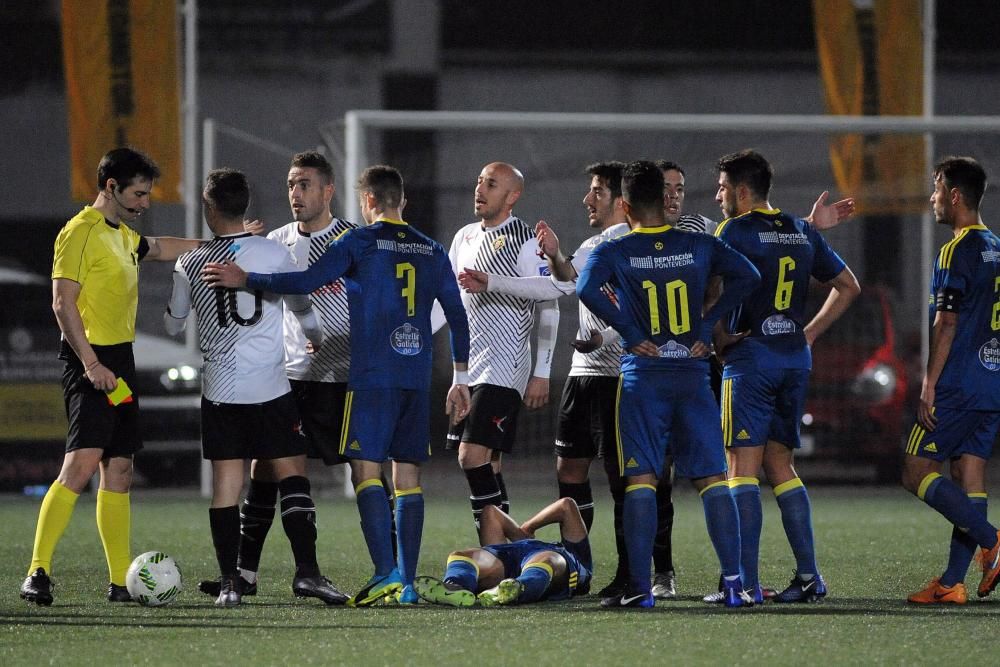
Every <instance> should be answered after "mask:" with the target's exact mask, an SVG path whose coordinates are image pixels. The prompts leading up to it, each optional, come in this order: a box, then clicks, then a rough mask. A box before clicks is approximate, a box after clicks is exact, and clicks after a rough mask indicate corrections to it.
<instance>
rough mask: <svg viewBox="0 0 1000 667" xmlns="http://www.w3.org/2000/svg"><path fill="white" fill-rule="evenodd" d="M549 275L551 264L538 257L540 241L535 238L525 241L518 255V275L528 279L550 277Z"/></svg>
mask: <svg viewBox="0 0 1000 667" xmlns="http://www.w3.org/2000/svg"><path fill="white" fill-rule="evenodd" d="M549 273H550V271H549V263H548V262H547V261H546V260H545V258H544V257H539V256H538V241H536V240H535V239H534V238H531V239H528V240H527V241H525V242H524V245H522V246H521V251H520V252H519V253H518V255H517V275H519V276H521V277H523V278H528V277H532V276H548V275H549Z"/></svg>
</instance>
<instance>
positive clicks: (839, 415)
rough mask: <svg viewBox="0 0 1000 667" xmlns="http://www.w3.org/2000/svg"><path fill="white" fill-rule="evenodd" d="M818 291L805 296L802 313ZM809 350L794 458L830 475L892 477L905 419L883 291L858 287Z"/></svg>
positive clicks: (903, 371)
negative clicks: (808, 371)
mask: <svg viewBox="0 0 1000 667" xmlns="http://www.w3.org/2000/svg"><path fill="white" fill-rule="evenodd" d="M826 294H827V291H825V290H822V291H820V290H817V292H816V293H815V294H813V295H811V299H810V302H811V308H810V315H811V314H812V313H815V312H816V311H817V310H818V309H819V307H820V306H821V305H822V303H823V300H825V298H826ZM812 354H813V370H812V377H811V380H810V385H809V395H808V398H807V399H806V408H805V413H804V414H803V416H802V450H801V451H800V452H799V453H798V454H797V456H801V457H802V458H803V459H804V460H809V459H812V460H817V461H823V462H825V463H829V465H827V466H825V467H824V468H823V470H822V472H823V474H824V475H826V474H828V475H829V476H831V477H836V478H844V479H845V480H856V479H858V478H859V477H862V476H864V477H868V478H869V479H874V480H877V481H882V482H889V481H895V480H897V479H898V475H899V469H900V463H901V461H902V439H903V428H904V426H905V425H904V420H906V419H907V418H908V417H909V416H910V415H909V412H910V410H909V408H908V405H907V390H908V384H909V379H908V376H907V368H906V364H905V363H904V361H903V360H902V359H901V358H900V354H899V349H898V346H897V336H896V327H895V324H894V322H893V314H892V305H891V302H890V299H889V296H888V293H887V291H886V290H885V289H884V288H882V287H879V286H866V287H865V288H864V289H863V291H862V292H861V295H860V296H859V297H858V298H857V300H856V301H855V302H854V303H853V304H852V305H851V307H850V308H849V309H848V310H847V312H846V313H844V315H843V316H842V317H841V318H840V319H839V320H837V322H835V323H834V324H833V326H831V327H830V329H829V330H828V331H827V332H826V333H825V334H823V336H821V337H820V339H819V340H818V341H817V342H816V344H815V345H814V347H813V350H812Z"/></svg>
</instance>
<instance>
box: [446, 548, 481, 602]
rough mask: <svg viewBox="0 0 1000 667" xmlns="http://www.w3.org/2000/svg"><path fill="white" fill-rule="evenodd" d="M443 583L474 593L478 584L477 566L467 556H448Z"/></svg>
mask: <svg viewBox="0 0 1000 667" xmlns="http://www.w3.org/2000/svg"><path fill="white" fill-rule="evenodd" d="M444 582H445V583H446V584H455V585H456V586H461V587H462V588H464V589H465V590H467V591H472V592H473V593H475V592H476V589H477V587H478V582H479V566H478V565H476V561H474V560H472V559H471V558H469V557H468V556H462V555H460V554H452V555H450V556H448V566H447V567H446V568H445V571H444Z"/></svg>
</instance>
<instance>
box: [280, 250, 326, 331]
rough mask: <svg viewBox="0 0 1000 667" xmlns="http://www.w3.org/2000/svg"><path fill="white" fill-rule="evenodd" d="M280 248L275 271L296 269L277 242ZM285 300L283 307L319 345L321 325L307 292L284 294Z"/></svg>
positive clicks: (290, 257)
mask: <svg viewBox="0 0 1000 667" xmlns="http://www.w3.org/2000/svg"><path fill="white" fill-rule="evenodd" d="M278 247H280V248H281V250H282V257H281V259H280V260H279V262H278V269H277V271H276V273H289V272H293V271H298V270H299V267H298V265H297V264H296V263H295V258H294V257H293V256H292V254H291V252H289V251H288V248H286V247H285V246H284V245H282V244H280V243H279V244H278ZM281 298H282V299H283V300H284V302H285V307H286V308H287V309H288V310H290V311H291V312H292V314H293V315H295V319H297V320H298V321H299V326H301V327H302V333H303V334H305V337H306V339H308V340H309V342H310V343H312V344H313V347H317V348H318V347H320V346H321V345H322V344H323V325H322V324H320V323H319V318H318V317H316V312H315V311H314V310H313V307H312V300H310V299H309V295H308V294H284V295H282V297H281Z"/></svg>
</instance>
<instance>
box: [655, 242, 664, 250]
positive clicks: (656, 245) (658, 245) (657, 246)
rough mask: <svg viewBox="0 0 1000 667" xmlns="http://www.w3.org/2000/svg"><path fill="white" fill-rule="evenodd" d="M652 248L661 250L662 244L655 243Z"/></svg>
mask: <svg viewBox="0 0 1000 667" xmlns="http://www.w3.org/2000/svg"><path fill="white" fill-rule="evenodd" d="M653 247H654V248H656V249H657V250H663V242H662V241H657V242H656V243H654V244H653Z"/></svg>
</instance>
